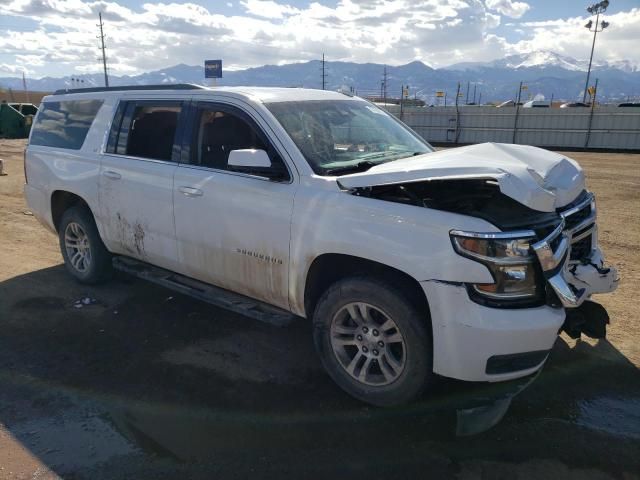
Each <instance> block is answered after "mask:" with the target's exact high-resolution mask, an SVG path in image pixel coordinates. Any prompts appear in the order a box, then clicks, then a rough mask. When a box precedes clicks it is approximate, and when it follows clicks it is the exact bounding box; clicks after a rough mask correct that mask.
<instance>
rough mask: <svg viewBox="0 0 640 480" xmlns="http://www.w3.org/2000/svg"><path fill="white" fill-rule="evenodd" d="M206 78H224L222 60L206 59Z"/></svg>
mask: <svg viewBox="0 0 640 480" xmlns="http://www.w3.org/2000/svg"><path fill="white" fill-rule="evenodd" d="M204 78H222V60H205V61H204Z"/></svg>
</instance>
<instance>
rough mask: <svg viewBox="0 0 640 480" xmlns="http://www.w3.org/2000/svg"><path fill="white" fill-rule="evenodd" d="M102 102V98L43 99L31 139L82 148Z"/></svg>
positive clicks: (70, 147) (72, 148) (49, 144)
mask: <svg viewBox="0 0 640 480" xmlns="http://www.w3.org/2000/svg"><path fill="white" fill-rule="evenodd" d="M102 103H103V102H102V100H69V101H65V102H46V103H43V104H42V107H41V109H40V113H39V114H38V117H37V121H36V123H35V124H34V126H33V129H32V133H31V139H30V141H29V143H30V144H31V145H43V146H46V147H57V148H69V149H71V150H80V148H81V147H82V144H83V143H84V139H85V138H86V136H87V132H88V131H89V128H91V124H92V123H93V120H94V118H96V114H97V113H98V110H100V107H101V106H102Z"/></svg>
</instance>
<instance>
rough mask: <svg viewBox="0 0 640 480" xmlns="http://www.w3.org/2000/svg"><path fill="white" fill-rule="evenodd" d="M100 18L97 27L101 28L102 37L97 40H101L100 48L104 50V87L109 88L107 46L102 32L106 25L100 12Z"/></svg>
mask: <svg viewBox="0 0 640 480" xmlns="http://www.w3.org/2000/svg"><path fill="white" fill-rule="evenodd" d="M98 18H99V19H100V23H99V24H98V25H97V26H98V27H100V35H99V36H98V37H96V38H99V39H100V44H101V47H100V48H101V49H102V66H103V67H104V86H105V87H108V86H109V77H108V75H107V55H106V53H105V46H104V31H103V30H102V27H103V26H104V23H102V12H98Z"/></svg>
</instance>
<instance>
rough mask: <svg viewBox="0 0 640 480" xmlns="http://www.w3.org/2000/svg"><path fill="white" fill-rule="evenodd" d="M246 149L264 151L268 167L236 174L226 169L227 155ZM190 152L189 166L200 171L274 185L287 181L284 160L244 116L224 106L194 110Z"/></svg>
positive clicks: (229, 167) (228, 166)
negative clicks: (259, 179) (251, 176)
mask: <svg viewBox="0 0 640 480" xmlns="http://www.w3.org/2000/svg"><path fill="white" fill-rule="evenodd" d="M245 149H252V150H264V151H266V152H267V154H268V156H269V158H270V160H271V167H262V168H259V169H256V171H255V172H254V171H247V169H246V168H245V169H242V170H238V169H236V168H234V167H233V166H231V165H229V153H230V152H231V151H233V150H245ZM191 152H192V154H191V156H192V160H191V162H192V163H193V164H195V165H200V166H202V167H208V168H214V169H216V170H228V171H242V172H243V173H250V174H255V175H258V176H262V177H268V178H270V179H272V180H277V181H287V180H289V178H290V177H289V172H288V170H287V168H286V166H285V164H284V162H283V160H282V159H281V158H280V156H279V155H278V153H277V152H276V150H275V149H274V148H273V147H272V146H271V144H270V142H269V141H268V140H267V138H266V136H265V135H264V133H262V131H261V130H259V128H258V127H257V125H255V124H254V123H253V122H252V121H250V120H249V119H248V118H245V116H244V115H242V114H240V113H234V110H233V109H232V108H230V107H227V106H224V107H221V106H216V105H211V106H204V107H200V108H198V109H197V114H196V119H195V124H194V139H193V144H192V149H191Z"/></svg>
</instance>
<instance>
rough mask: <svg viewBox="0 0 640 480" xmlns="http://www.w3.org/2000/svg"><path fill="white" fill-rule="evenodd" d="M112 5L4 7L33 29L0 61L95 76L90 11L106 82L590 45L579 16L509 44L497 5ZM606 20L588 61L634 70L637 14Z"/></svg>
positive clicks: (445, 1)
mask: <svg viewBox="0 0 640 480" xmlns="http://www.w3.org/2000/svg"><path fill="white" fill-rule="evenodd" d="M119 1H121V0H11V1H9V2H8V3H6V0H5V3H0V15H2V16H3V21H2V23H3V24H7V23H9V24H10V22H11V19H12V18H15V17H23V18H29V19H31V20H34V21H36V22H37V26H36V27H35V28H34V29H33V30H32V31H27V32H25V31H20V32H18V31H12V30H11V29H8V30H7V29H6V27H5V28H4V29H3V30H2V34H1V35H0V62H2V63H4V64H6V65H15V68H17V69H23V68H28V69H30V70H32V71H33V72H35V74H36V75H41V76H42V75H50V74H55V75H68V74H73V73H80V72H99V71H100V69H101V64H100V63H99V62H98V61H97V58H98V56H99V51H98V49H97V47H98V40H97V39H96V34H97V32H96V23H97V15H98V11H102V12H103V19H104V22H105V34H106V36H107V37H106V44H107V55H108V60H109V66H110V69H111V71H112V72H113V73H116V74H125V73H126V74H133V73H140V72H143V71H148V70H154V69H159V68H163V67H167V66H171V65H175V64H178V63H187V64H191V65H197V64H201V63H202V60H203V59H204V58H215V57H220V58H223V60H224V63H225V68H226V69H230V70H232V69H239V68H246V67H251V66H257V65H264V64H282V63H290V62H297V61H306V60H310V59H318V58H320V56H321V55H322V53H325V54H326V57H327V58H328V59H330V60H343V61H356V62H378V63H388V64H401V63H407V62H410V61H413V60H416V59H418V60H421V61H423V62H425V63H428V64H431V65H434V66H443V65H448V64H451V63H456V62H460V61H484V60H491V59H495V58H498V57H502V56H504V55H505V54H512V53H521V52H528V51H532V50H539V49H548V50H554V51H558V52H559V53H563V54H567V55H571V56H574V57H577V58H584V57H585V56H586V55H587V54H588V51H587V50H588V47H589V45H590V44H589V39H588V38H586V37H585V35H588V32H586V29H584V27H583V26H582V25H583V24H584V23H585V21H586V19H585V18H581V17H576V18H570V19H556V20H552V21H547V22H535V23H532V22H520V23H518V22H515V23H512V24H510V26H508V28H511V29H513V30H516V29H517V30H519V32H520V33H519V34H518V35H517V36H515V38H516V39H517V40H518V41H512V42H509V41H508V40H507V39H506V38H504V37H502V36H499V35H497V34H496V31H495V30H494V29H495V28H496V27H498V26H499V25H500V24H501V19H502V16H509V17H513V18H517V17H518V16H521V15H522V14H524V12H525V11H526V10H527V9H528V8H529V6H528V4H526V3H524V2H517V1H507V0H484V1H483V0H396V1H391V0H338V2H337V4H335V6H327V5H323V4H321V3H319V1H315V2H312V3H310V4H309V5H307V6H305V7H298V8H296V7H293V6H291V5H290V4H288V3H286V0H282V1H280V0H243V1H241V2H240V3H239V4H238V5H241V6H242V8H243V9H244V11H243V12H241V13H236V14H227V15H223V14H220V13H217V12H215V11H212V10H211V9H208V8H206V7H204V6H202V5H199V4H197V3H184V4H178V3H163V2H162V0H160V1H158V2H156V3H152V2H148V3H144V4H141V6H140V7H137V8H129V7H127V6H126V5H124V4H123V3H119ZM0 2H2V0H0ZM230 3H231V2H230ZM607 20H608V21H610V22H611V27H609V29H607V31H606V32H604V33H603V34H601V36H599V39H598V45H597V47H596V57H601V58H607V59H612V60H617V59H623V58H625V57H626V58H627V59H629V60H631V61H632V62H633V63H635V64H640V52H639V51H638V49H637V45H638V44H640V9H637V8H636V9H632V10H630V11H628V12H623V13H619V14H615V15H611V16H607ZM21 30H23V29H21ZM212 56H213V57H212ZM5 71H8V70H6V69H5Z"/></svg>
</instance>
